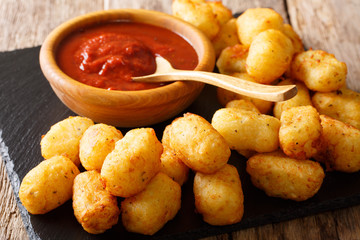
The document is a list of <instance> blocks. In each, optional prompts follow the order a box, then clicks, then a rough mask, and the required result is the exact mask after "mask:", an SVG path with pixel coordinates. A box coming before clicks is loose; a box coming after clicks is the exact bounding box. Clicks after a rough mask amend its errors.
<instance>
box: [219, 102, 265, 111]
mask: <svg viewBox="0 0 360 240" xmlns="http://www.w3.org/2000/svg"><path fill="white" fill-rule="evenodd" d="M225 107H227V108H240V109H243V110H247V111H252V112H256V113H260V111H259V109H257V108H256V106H255V105H254V104H253V103H252V102H250V101H248V100H245V99H239V100H232V101H230V102H228V103H227V104H226V106H225Z"/></svg>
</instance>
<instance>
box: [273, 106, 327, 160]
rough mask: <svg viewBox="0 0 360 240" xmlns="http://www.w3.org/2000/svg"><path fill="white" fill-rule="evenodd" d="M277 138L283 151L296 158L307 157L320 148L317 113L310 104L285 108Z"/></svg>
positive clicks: (320, 130)
mask: <svg viewBox="0 0 360 240" xmlns="http://www.w3.org/2000/svg"><path fill="white" fill-rule="evenodd" d="M280 123H281V125H280V130H279V140H280V147H281V149H282V150H283V151H284V153H285V154H286V155H287V156H289V157H291V158H296V159H309V158H311V157H313V156H314V155H316V154H317V152H318V151H319V150H320V148H321V138H320V137H321V132H322V127H321V124H320V117H319V113H318V112H317V111H316V109H315V108H314V107H312V106H299V107H293V108H290V109H288V110H285V111H284V112H283V113H282V115H281V118H280Z"/></svg>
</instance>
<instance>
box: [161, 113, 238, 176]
mask: <svg viewBox="0 0 360 240" xmlns="http://www.w3.org/2000/svg"><path fill="white" fill-rule="evenodd" d="M162 142H163V144H164V145H167V146H169V147H170V148H172V149H173V150H174V151H175V152H176V154H177V155H178V156H179V157H180V158H181V160H182V161H183V162H184V163H185V164H186V165H187V166H188V167H189V168H191V169H193V170H195V171H199V172H203V173H213V172H215V171H217V170H218V169H220V168H221V167H222V166H224V165H225V164H226V163H227V161H228V159H229V157H230V154H231V152H230V149H229V146H228V145H227V143H226V141H225V139H224V138H223V137H222V136H221V135H220V134H219V133H218V132H217V131H216V130H215V129H214V128H213V127H212V126H211V124H210V123H209V122H208V121H206V120H205V119H204V118H202V117H200V116H198V115H196V114H192V113H186V114H184V116H183V117H179V118H177V119H175V120H174V121H173V122H172V123H171V125H168V126H167V127H166V128H165V131H164V134H163V139H162Z"/></svg>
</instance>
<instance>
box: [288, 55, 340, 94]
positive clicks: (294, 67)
mask: <svg viewBox="0 0 360 240" xmlns="http://www.w3.org/2000/svg"><path fill="white" fill-rule="evenodd" d="M290 74H291V76H292V77H293V78H295V79H296V80H299V81H302V82H304V83H305V85H306V86H307V87H308V88H309V89H310V90H313V91H319V92H330V91H335V90H338V89H340V88H341V87H342V86H344V84H345V80H346V75H347V67H346V64H345V63H344V62H340V61H339V60H337V59H336V58H335V56H334V55H333V54H330V53H327V52H325V51H322V50H308V51H305V52H302V53H299V54H297V55H296V56H295V57H294V59H293V61H292V63H291V67H290Z"/></svg>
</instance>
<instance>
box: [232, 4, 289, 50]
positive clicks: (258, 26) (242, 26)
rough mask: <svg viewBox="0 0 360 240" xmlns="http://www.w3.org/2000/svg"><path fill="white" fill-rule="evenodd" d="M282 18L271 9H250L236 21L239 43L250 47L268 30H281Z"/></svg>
mask: <svg viewBox="0 0 360 240" xmlns="http://www.w3.org/2000/svg"><path fill="white" fill-rule="evenodd" d="M283 22H284V20H283V18H282V17H281V15H280V14H279V13H277V12H276V11H274V10H273V9H271V8H250V9H247V10H246V11H245V12H244V13H243V14H241V15H240V16H239V17H238V18H237V20H236V24H237V29H238V35H239V39H240V42H241V43H242V44H244V45H245V46H250V44H251V43H252V41H253V40H254V38H255V37H256V36H257V35H258V34H259V33H261V32H263V31H265V30H268V29H278V30H280V29H282V27H283Z"/></svg>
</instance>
